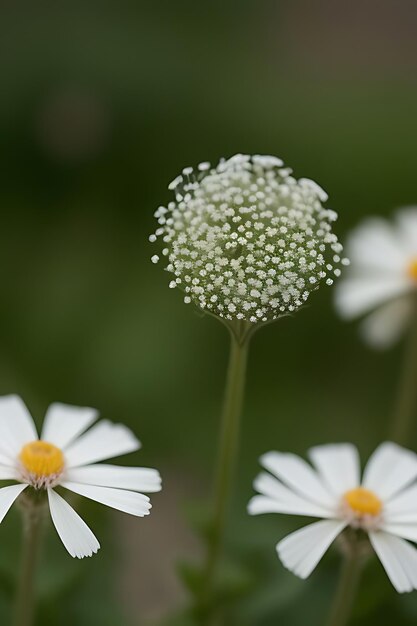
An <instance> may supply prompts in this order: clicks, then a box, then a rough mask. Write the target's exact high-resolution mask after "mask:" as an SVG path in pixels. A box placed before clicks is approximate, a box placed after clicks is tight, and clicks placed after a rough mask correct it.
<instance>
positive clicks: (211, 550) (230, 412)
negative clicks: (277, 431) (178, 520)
mask: <svg viewBox="0 0 417 626" xmlns="http://www.w3.org/2000/svg"><path fill="white" fill-rule="evenodd" d="M230 330H231V345H230V356H229V366H228V372H227V380H226V389H225V399H224V405H223V414H222V422H221V432H220V442H219V454H218V460H217V469H216V475H215V484H214V511H213V517H212V522H211V525H210V532H209V535H208V540H207V554H206V560H205V564H204V568H203V576H202V587H201V598H200V603H201V606H199V607H198V614H199V617H200V618H201V623H202V624H207V623H209V621H210V617H209V614H210V612H211V610H212V608H213V607H212V606H211V601H212V593H213V586H214V579H215V576H216V570H217V566H218V561H219V558H220V554H221V547H222V542H223V537H224V531H225V525H226V514H227V506H228V502H229V498H230V493H231V487H232V481H233V474H234V469H235V464H236V456H237V448H238V441H239V427H240V415H241V411H242V403H243V396H244V388H245V375H246V366H247V358H248V349H249V341H250V334H251V332H250V330H248V329H247V328H243V326H242V327H241V328H230Z"/></svg>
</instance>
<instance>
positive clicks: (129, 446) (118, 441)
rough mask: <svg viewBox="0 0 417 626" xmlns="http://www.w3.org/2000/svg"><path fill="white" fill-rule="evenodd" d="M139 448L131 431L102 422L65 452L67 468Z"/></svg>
mask: <svg viewBox="0 0 417 626" xmlns="http://www.w3.org/2000/svg"><path fill="white" fill-rule="evenodd" d="M138 448H140V443H139V441H138V440H137V439H136V437H135V435H134V434H133V433H132V431H131V430H130V429H129V428H127V427H126V426H123V424H113V423H112V422H109V421H107V420H102V421H101V422H99V423H98V424H96V425H95V426H93V427H92V428H90V430H89V431H88V432H87V433H85V434H84V435H81V437H79V439H77V440H76V441H74V443H72V444H70V446H69V447H68V448H67V450H66V451H65V460H66V463H67V467H68V468H70V467H79V466H80V465H88V464H90V463H96V462H97V461H102V460H104V459H110V458H112V457H115V456H119V455H120V454H127V453H128V452H133V451H134V450H138Z"/></svg>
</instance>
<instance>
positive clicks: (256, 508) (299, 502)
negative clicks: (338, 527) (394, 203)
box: [248, 472, 336, 517]
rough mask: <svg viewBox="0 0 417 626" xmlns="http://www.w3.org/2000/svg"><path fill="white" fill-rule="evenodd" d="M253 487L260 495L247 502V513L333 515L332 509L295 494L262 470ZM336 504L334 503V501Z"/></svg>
mask: <svg viewBox="0 0 417 626" xmlns="http://www.w3.org/2000/svg"><path fill="white" fill-rule="evenodd" d="M253 486H254V488H255V489H256V490H257V491H259V493H260V494H262V495H260V496H255V497H254V498H252V500H251V501H250V502H249V509H248V510H249V513H250V514H251V515H258V514H259V513H288V514H290V515H312V516H313V517H333V512H334V509H330V508H327V507H324V506H320V505H318V504H315V503H314V502H311V500H306V498H304V497H302V496H299V495H297V494H296V493H294V492H293V491H291V489H288V487H285V485H283V484H282V483H281V482H280V481H279V480H278V479H277V478H274V477H273V476H271V474H267V473H266V472H262V473H261V474H259V476H257V477H256V479H255V481H254V484H253ZM335 504H336V503H335Z"/></svg>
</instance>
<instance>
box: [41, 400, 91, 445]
mask: <svg viewBox="0 0 417 626" xmlns="http://www.w3.org/2000/svg"><path fill="white" fill-rule="evenodd" d="M97 416H98V412H97V411H96V409H90V408H88V407H78V406H70V405H69V404H61V403H60V402H54V404H51V405H50V406H49V408H48V410H47V412H46V415H45V420H44V423H43V429H42V435H41V439H43V440H44V441H49V442H50V443H53V444H54V445H55V446H58V447H59V448H65V446H67V445H68V444H70V443H71V442H72V441H74V439H76V438H77V437H78V436H79V435H80V434H81V433H83V432H84V431H85V430H86V429H87V428H88V427H89V426H91V424H92V423H93V422H94V421H95V420H96V419H97Z"/></svg>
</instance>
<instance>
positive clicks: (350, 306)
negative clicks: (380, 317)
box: [335, 272, 412, 319]
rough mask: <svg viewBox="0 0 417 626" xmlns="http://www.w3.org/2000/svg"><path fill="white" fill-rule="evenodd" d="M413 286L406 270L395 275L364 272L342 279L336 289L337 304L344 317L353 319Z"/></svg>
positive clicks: (340, 313)
mask: <svg viewBox="0 0 417 626" xmlns="http://www.w3.org/2000/svg"><path fill="white" fill-rule="evenodd" d="M411 288H412V285H411V283H410V280H409V278H408V276H407V274H406V272H402V273H401V274H398V276H397V275H395V276H382V277H380V276H372V275H366V274H363V275H362V276H360V277H357V278H354V277H352V278H346V279H345V280H341V281H340V282H339V283H338V285H337V287H336V290H335V305H336V309H337V310H338V312H339V315H340V316H341V317H343V318H344V319H353V318H355V317H358V316H359V315H362V314H363V313H368V312H369V311H371V310H372V309H374V308H376V307H377V306H379V305H381V304H383V303H385V302H389V301H390V300H393V299H394V298H397V297H398V296H401V295H403V294H405V293H407V292H408V291H410V289H411Z"/></svg>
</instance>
